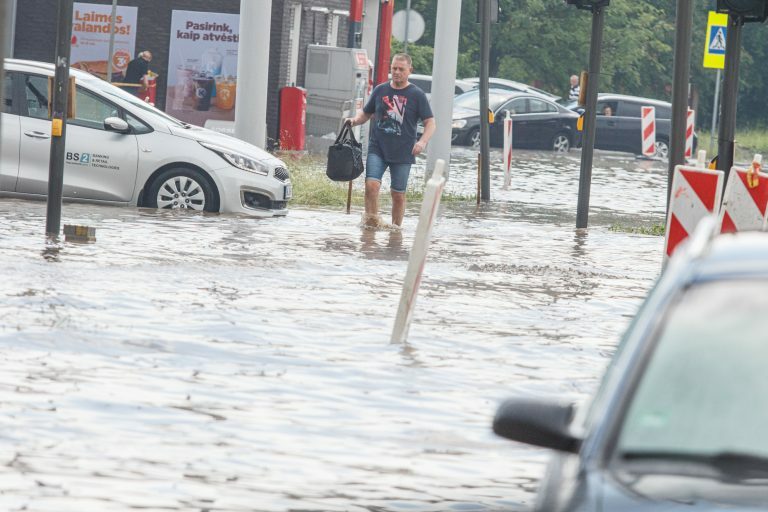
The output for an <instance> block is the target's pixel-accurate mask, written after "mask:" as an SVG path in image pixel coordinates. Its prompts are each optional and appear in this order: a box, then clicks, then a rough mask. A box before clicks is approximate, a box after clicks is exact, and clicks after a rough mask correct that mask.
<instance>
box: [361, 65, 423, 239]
mask: <svg viewBox="0 0 768 512" xmlns="http://www.w3.org/2000/svg"><path fill="white" fill-rule="evenodd" d="M412 71H413V67H412V62H411V57H410V56H409V55H406V54H404V53H398V54H395V56H394V57H392V65H391V67H390V72H391V74H392V80H390V81H389V82H386V83H383V84H379V85H378V86H376V88H375V89H374V90H373V92H372V93H371V97H370V98H369V99H368V102H367V103H366V104H365V107H363V110H361V111H358V112H357V115H356V116H355V117H351V118H348V119H347V121H349V122H350V123H351V124H352V126H356V125H360V124H363V123H365V122H366V121H368V120H369V119H370V118H371V117H373V124H372V126H371V138H370V140H369V142H368V158H367V160H366V162H365V218H364V224H365V225H366V226H371V227H378V226H380V225H381V221H380V219H379V189H380V188H381V178H382V176H384V171H385V170H386V169H387V167H389V174H390V178H391V183H392V186H391V194H392V224H394V225H395V226H397V227H400V226H401V225H402V223H403V214H404V212H405V190H406V188H407V187H408V174H410V172H411V165H413V163H414V162H415V161H416V159H415V158H414V157H415V156H416V155H418V154H420V153H421V152H423V151H424V149H425V148H426V147H427V143H428V142H429V139H430V138H432V134H433V133H435V118H434V116H433V115H432V109H431V108H430V107H429V101H427V96H426V94H424V91H422V90H421V89H419V88H418V87H417V86H415V85H413V84H412V83H410V82H408V76H409V75H410V74H411V72H412ZM419 119H421V121H422V123H423V124H424V133H423V134H422V135H421V138H420V139H419V140H418V141H417V140H416V123H417V122H418V120H419Z"/></svg>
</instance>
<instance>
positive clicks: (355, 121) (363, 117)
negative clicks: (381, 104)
mask: <svg viewBox="0 0 768 512" xmlns="http://www.w3.org/2000/svg"><path fill="white" fill-rule="evenodd" d="M372 116H373V114H369V113H367V112H363V111H362V110H358V111H357V115H356V116H355V117H348V118H346V119H345V120H344V122H347V121H348V122H349V123H350V124H351V125H352V126H357V125H359V124H365V123H367V122H368V120H369V119H370V118H371V117H372Z"/></svg>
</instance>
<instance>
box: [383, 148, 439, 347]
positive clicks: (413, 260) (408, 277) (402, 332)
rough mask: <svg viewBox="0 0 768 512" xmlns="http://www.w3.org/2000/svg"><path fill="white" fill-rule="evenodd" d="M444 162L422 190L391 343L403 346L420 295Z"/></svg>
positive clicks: (436, 164)
mask: <svg viewBox="0 0 768 512" xmlns="http://www.w3.org/2000/svg"><path fill="white" fill-rule="evenodd" d="M444 171H445V161H444V160H438V161H437V163H435V169H434V171H432V177H431V178H430V179H429V181H428V182H427V186H426V188H425V189H424V201H423V202H422V203H421V214H420V215H419V224H418V225H417V226H416V235H415V236H414V239H413V247H412V248H411V256H410V258H409V259H408V270H407V271H406V273H405V282H404V283H403V293H402V294H401V295H400V306H399V307H398V308H397V317H396V318H395V327H394V329H393V330H392V342H393V343H402V342H404V341H405V339H406V337H407V336H408V328H409V327H410V326H411V318H412V316H413V308H414V306H415V304H416V295H418V293H419V285H420V284H421V274H422V272H423V271H424V263H425V261H426V259H427V250H428V249H429V242H430V239H431V238H432V226H434V224H435V217H437V208H438V207H439V206H440V197H441V196H442V194H443V187H445V176H443V172H444Z"/></svg>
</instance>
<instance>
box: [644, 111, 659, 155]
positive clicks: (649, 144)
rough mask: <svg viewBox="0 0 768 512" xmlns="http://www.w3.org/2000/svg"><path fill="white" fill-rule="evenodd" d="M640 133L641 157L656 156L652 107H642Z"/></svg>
mask: <svg viewBox="0 0 768 512" xmlns="http://www.w3.org/2000/svg"><path fill="white" fill-rule="evenodd" d="M640 128H641V130H640V132H641V133H642V136H643V146H642V147H643V155H644V156H648V157H652V156H655V155H656V109H655V108H654V107H642V114H641V122H640Z"/></svg>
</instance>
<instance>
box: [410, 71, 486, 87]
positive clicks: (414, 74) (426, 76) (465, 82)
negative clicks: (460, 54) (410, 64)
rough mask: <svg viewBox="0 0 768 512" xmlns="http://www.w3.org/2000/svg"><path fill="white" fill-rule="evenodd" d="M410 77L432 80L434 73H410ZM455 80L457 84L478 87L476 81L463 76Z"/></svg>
mask: <svg viewBox="0 0 768 512" xmlns="http://www.w3.org/2000/svg"><path fill="white" fill-rule="evenodd" d="M408 78H414V79H416V80H429V81H430V82H431V81H432V80H433V78H432V75H422V74H419V73H411V74H410V75H408ZM455 82H456V84H458V85H464V86H466V87H467V88H469V89H472V88H474V87H477V85H476V84H474V83H472V82H470V81H468V80H464V79H461V78H456V79H455Z"/></svg>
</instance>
